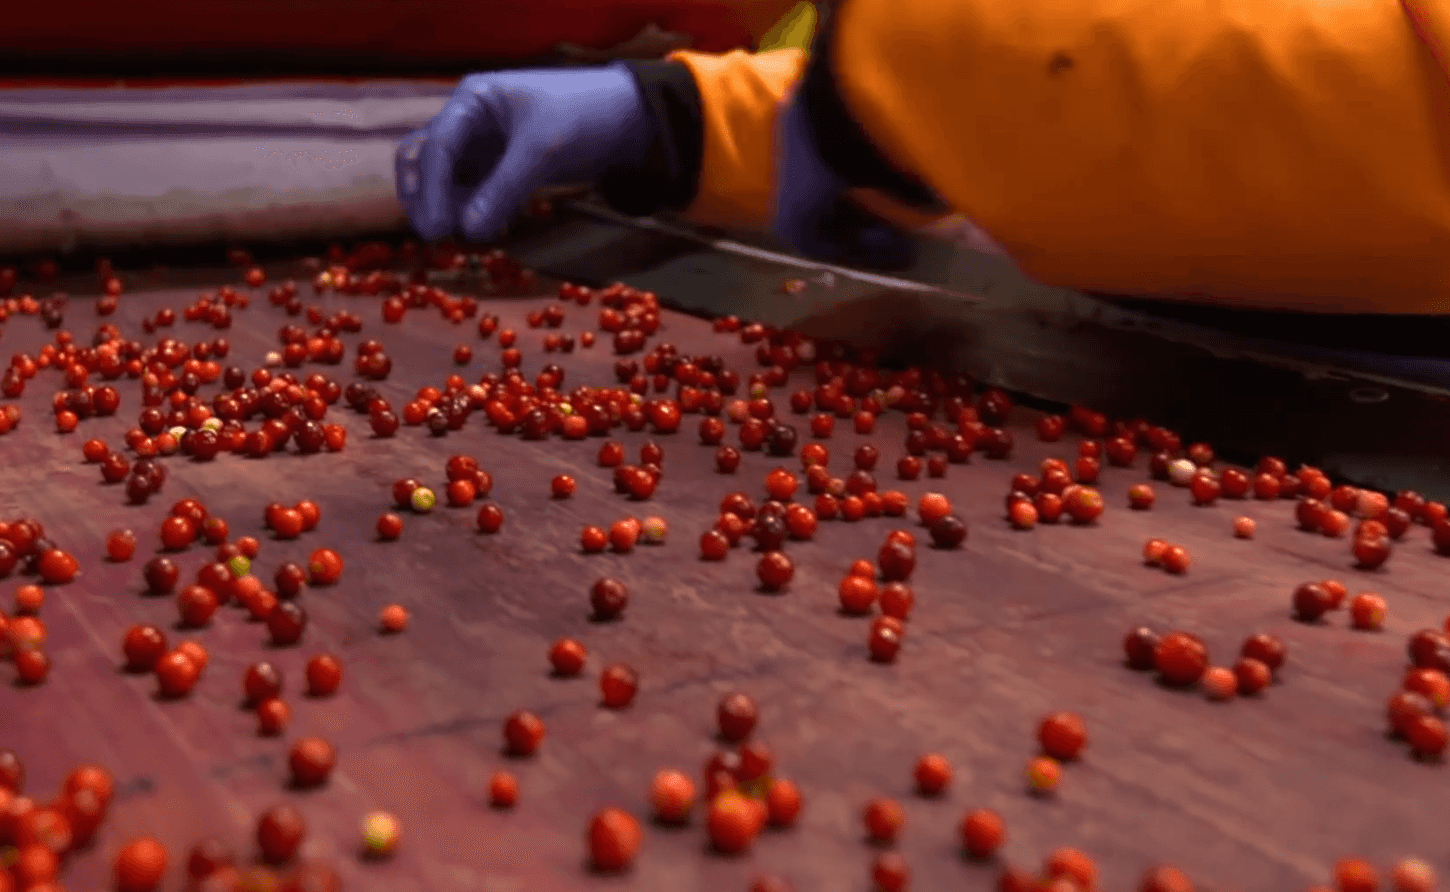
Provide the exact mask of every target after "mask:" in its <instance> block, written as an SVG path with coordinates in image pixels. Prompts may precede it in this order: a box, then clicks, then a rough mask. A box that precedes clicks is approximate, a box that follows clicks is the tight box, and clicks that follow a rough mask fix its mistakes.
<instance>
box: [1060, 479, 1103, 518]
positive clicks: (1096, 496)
mask: <svg viewBox="0 0 1450 892" xmlns="http://www.w3.org/2000/svg"><path fill="white" fill-rule="evenodd" d="M1063 508H1064V509H1066V511H1067V513H1068V516H1070V517H1071V518H1072V519H1073V521H1074V522H1076V523H1082V524H1087V523H1092V522H1093V521H1095V520H1097V519H1098V518H1099V517H1100V516H1102V513H1103V497H1102V494H1101V493H1099V492H1098V491H1097V490H1096V489H1093V488H1092V487H1088V486H1079V487H1077V488H1075V489H1073V490H1072V491H1071V492H1064V493H1063Z"/></svg>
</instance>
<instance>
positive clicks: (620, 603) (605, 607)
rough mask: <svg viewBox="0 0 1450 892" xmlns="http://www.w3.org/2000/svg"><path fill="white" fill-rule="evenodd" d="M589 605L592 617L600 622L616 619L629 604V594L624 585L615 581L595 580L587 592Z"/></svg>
mask: <svg viewBox="0 0 1450 892" xmlns="http://www.w3.org/2000/svg"><path fill="white" fill-rule="evenodd" d="M589 604H590V606H591V607H592V608H593V609H594V615H595V617H596V618H598V619H601V620H613V619H618V618H619V617H620V616H622V615H623V614H624V608H625V607H626V606H627V605H628V604H629V592H628V590H627V589H625V587H624V583H622V582H620V581H619V580H617V579H610V578H607V577H606V578H603V579H599V580H596V581H595V583H594V585H593V586H592V587H591V588H590V590H589Z"/></svg>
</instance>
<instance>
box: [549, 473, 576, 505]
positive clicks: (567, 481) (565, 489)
mask: <svg viewBox="0 0 1450 892" xmlns="http://www.w3.org/2000/svg"><path fill="white" fill-rule="evenodd" d="M574 487H575V484H574V478H573V477H570V476H568V475H567V474H560V475H559V476H557V477H555V478H554V479H553V481H552V482H551V483H550V484H549V492H550V493H551V494H552V495H553V497H554V498H556V499H567V498H569V497H570V496H572V495H573V494H574Z"/></svg>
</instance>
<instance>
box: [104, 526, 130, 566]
mask: <svg viewBox="0 0 1450 892" xmlns="http://www.w3.org/2000/svg"><path fill="white" fill-rule="evenodd" d="M135 554H136V534H135V533H133V532H131V531H130V530H113V531H112V532H111V533H110V534H109V535H107V536H106V557H108V558H110V559H111V560H112V561H115V562H117V563H123V562H125V561H129V560H130V559H131V558H132V556H134V555H135Z"/></svg>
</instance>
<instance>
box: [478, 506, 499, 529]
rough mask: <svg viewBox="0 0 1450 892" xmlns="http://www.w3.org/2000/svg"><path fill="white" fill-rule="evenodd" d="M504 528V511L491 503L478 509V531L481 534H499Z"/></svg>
mask: <svg viewBox="0 0 1450 892" xmlns="http://www.w3.org/2000/svg"><path fill="white" fill-rule="evenodd" d="M502 528H503V509H501V508H499V507H498V506H497V505H495V504H493V503H492V502H490V503H489V504H487V505H484V506H483V507H482V508H479V509H478V530H479V532H481V533H489V534H492V533H497V532H498V531H499V530H500V529H502Z"/></svg>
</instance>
